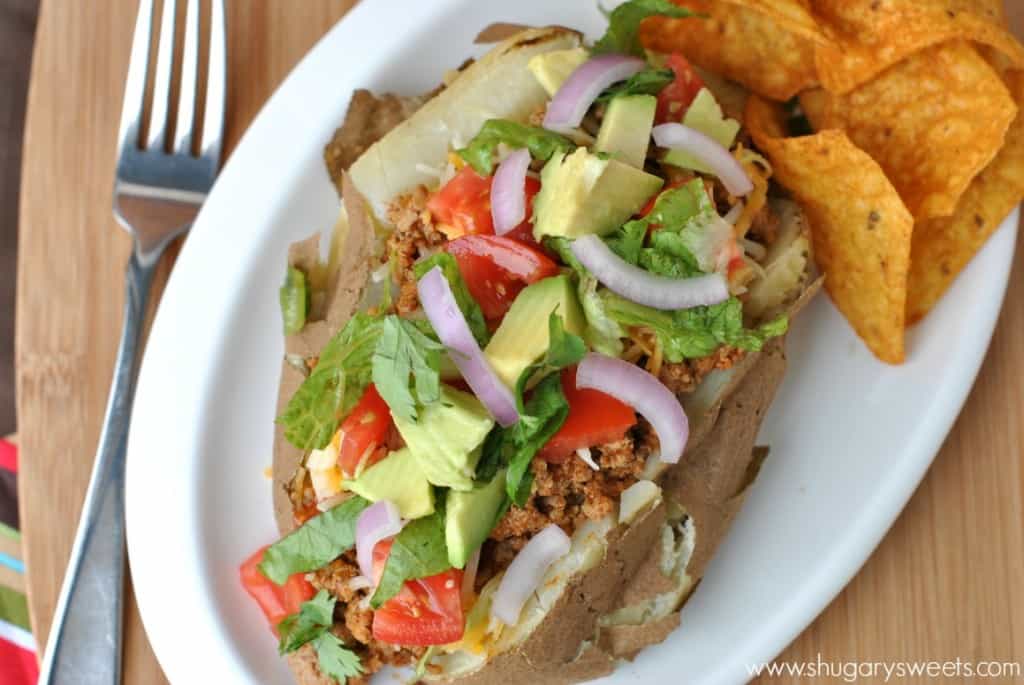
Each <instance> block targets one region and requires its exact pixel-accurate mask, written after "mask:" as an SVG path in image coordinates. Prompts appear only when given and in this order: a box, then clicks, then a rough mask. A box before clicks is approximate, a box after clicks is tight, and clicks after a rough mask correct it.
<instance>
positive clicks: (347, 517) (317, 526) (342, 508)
mask: <svg viewBox="0 0 1024 685" xmlns="http://www.w3.org/2000/svg"><path fill="white" fill-rule="evenodd" d="M368 506H370V503H369V502H368V501H366V500H365V499H363V498H362V497H350V498H349V499H347V500H345V501H344V502H342V503H341V504H339V505H338V506H336V507H333V508H331V509H328V510H327V511H325V512H324V513H322V514H317V515H316V516H314V517H313V518H311V519H309V520H308V521H306V522H305V523H304V524H302V525H301V526H299V527H298V528H296V529H295V530H293V531H292V532H291V533H289V534H288V535H286V536H284V537H283V538H281V539H280V540H278V541H277V542H275V543H274V544H272V545H271V546H270V547H268V548H267V551H266V552H264V553H263V561H261V562H260V565H259V570H260V573H262V574H263V575H264V576H266V577H267V578H269V579H270V580H272V581H274V582H275V583H277V584H278V585H284V583H285V581H287V580H288V578H289V576H292V575H294V574H296V573H308V572H309V571H315V570H317V569H318V568H321V567H323V566H324V565H326V564H328V563H330V562H331V561H333V560H335V559H337V558H338V557H339V556H341V555H342V554H343V553H345V552H347V551H348V550H350V549H352V546H353V545H355V544H356V520H357V519H358V518H359V514H361V513H363V509H366V507H368Z"/></svg>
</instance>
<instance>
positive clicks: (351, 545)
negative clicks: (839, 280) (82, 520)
mask: <svg viewBox="0 0 1024 685" xmlns="http://www.w3.org/2000/svg"><path fill="white" fill-rule="evenodd" d="M657 12H661V13H665V14H669V15H670V16H675V17H679V16H685V14H684V12H685V11H684V10H681V9H680V8H677V7H675V6H674V5H671V4H670V3H667V2H652V1H646V2H639V1H638V0H634V1H633V2H627V3H626V4H624V5H622V6H620V7H619V8H618V9H616V10H615V11H614V12H613V13H612V15H611V19H610V21H611V24H610V27H609V29H608V33H607V34H606V35H605V36H604V37H603V38H602V39H601V40H600V41H598V42H597V43H596V44H595V45H593V46H592V47H590V48H584V47H582V46H580V45H579V38H578V36H577V35H576V34H575V33H572V32H569V31H567V30H563V29H557V30H554V29H552V30H550V31H549V32H551V33H556V34H557V35H559V36H560V41H561V42H556V43H555V44H553V46H551V47H549V48H547V49H544V50H540V49H538V48H536V43H537V42H536V41H533V42H532V43H529V42H527V41H524V42H523V44H530V45H533V46H534V47H533V48H532V49H534V50H535V54H532V55H531V56H529V59H528V60H525V59H523V60H520V62H519V63H518V68H519V69H520V71H521V72H523V73H526V74H527V75H528V76H529V82H528V84H529V85H528V87H527V86H524V89H525V91H527V92H528V93H529V97H525V96H524V101H529V103H528V104H529V105H530V106H529V107H519V111H509V112H507V113H506V115H504V116H501V117H488V118H486V119H483V120H482V121H477V122H475V123H471V124H468V123H466V120H465V119H466V117H464V116H461V115H456V116H459V117H461V118H460V119H459V122H460V123H459V124H458V125H453V126H452V127H451V128H450V129H449V132H450V133H451V135H450V136H449V137H448V138H447V140H446V141H444V149H443V150H434V151H433V152H430V153H429V154H428V152H427V148H428V147H429V146H430V145H431V144H432V143H428V142H424V141H422V140H421V141H419V142H416V143H415V145H419V146H420V148H421V149H420V150H419V151H418V152H417V153H416V154H419V155H421V156H422V159H423V160H424V161H420V162H417V163H416V165H415V167H416V169H412V170H410V169H403V170H402V171H401V172H400V173H399V174H396V176H400V175H402V174H405V177H407V178H409V179H414V180H417V182H415V183H412V184H409V185H408V186H407V187H404V188H401V189H400V190H399V192H397V193H394V194H392V195H391V196H390V197H387V196H386V193H387V192H390V190H387V189H384V188H385V185H386V183H385V182H384V181H380V185H375V186H373V187H370V186H371V185H373V183H367V182H366V180H365V179H366V178H368V172H367V171H366V170H367V168H370V167H373V168H377V169H378V171H379V173H381V174H382V173H383V169H384V167H385V166H388V167H389V168H390V165H393V164H400V162H401V160H400V159H399V158H400V157H401V155H403V154H413V153H409V152H408V150H399V151H397V152H396V151H395V148H388V147H387V144H386V143H387V140H388V139H385V140H384V141H382V143H380V144H378V145H376V146H372V147H370V148H369V149H368V150H367V151H366V152H365V154H364V155H363V156H362V157H361V158H360V161H358V162H356V164H355V165H354V166H353V168H352V181H354V183H353V184H352V186H351V187H348V186H347V187H346V191H345V202H346V207H347V209H348V222H349V227H348V231H349V233H350V235H351V234H354V233H356V232H358V231H360V230H362V229H365V233H366V235H367V236H368V239H369V242H368V244H371V247H370V248H369V249H367V261H366V263H365V264H359V265H357V266H358V268H360V269H365V273H367V274H369V277H368V278H367V279H366V280H367V283H366V285H365V288H364V287H363V286H360V292H362V293H363V294H362V300H361V302H360V305H359V310H360V311H359V312H358V313H356V314H355V315H353V316H351V317H349V318H347V321H343V320H338V321H332V319H331V318H330V316H329V315H326V316H324V320H325V321H326V322H327V323H328V324H330V323H332V322H333V323H335V324H336V326H337V327H336V328H335V329H334V331H332V335H330V337H329V339H328V340H327V341H326V344H323V345H322V346H321V347H320V348H319V349H307V350H306V351H305V352H303V353H295V352H294V351H293V352H292V354H291V356H290V359H291V362H290V363H291V366H290V367H288V369H290V371H289V372H292V373H294V372H295V369H296V368H297V369H298V370H299V371H298V372H299V373H301V377H300V379H299V380H300V382H298V383H297V388H296V389H294V392H292V393H291V394H289V395H288V396H287V397H285V398H284V399H285V400H286V402H285V404H284V406H283V411H281V412H280V416H279V418H278V424H279V430H280V431H281V434H282V435H283V438H284V439H285V440H286V441H287V448H288V449H290V450H293V451H294V452H295V453H296V454H298V455H300V457H301V463H300V464H298V465H297V468H293V470H292V472H291V473H289V474H288V476H287V478H286V479H285V482H284V484H285V487H286V490H287V496H288V502H289V503H290V508H291V512H290V513H291V517H290V518H291V520H290V521H285V525H287V526H289V527H290V528H292V530H291V531H290V532H288V533H287V534H286V535H285V536H284V537H283V538H282V539H281V540H279V541H278V542H276V543H274V544H272V545H270V546H269V547H268V548H266V549H265V550H261V551H260V552H258V553H257V555H256V556H254V557H253V558H252V559H250V560H249V561H247V562H246V563H245V565H243V567H242V580H243V583H244V585H245V587H246V588H247V589H248V591H249V592H250V594H252V596H253V597H254V598H255V599H256V600H257V601H258V602H259V603H260V605H261V607H262V608H263V609H264V612H265V613H266V615H267V618H268V620H269V621H270V623H271V627H272V628H273V629H274V630H275V631H276V633H277V635H278V637H279V640H280V645H279V646H280V651H281V653H282V654H287V655H289V660H290V663H291V664H292V666H293V669H294V670H295V671H296V673H297V674H300V675H299V677H300V680H302V682H310V683H313V682H330V681H331V680H332V679H333V680H334V681H337V682H340V683H344V682H346V680H349V681H360V680H361V679H362V678H364V677H366V676H368V675H369V674H372V673H374V672H375V671H377V670H379V669H380V668H381V667H382V666H383V665H385V664H393V665H400V666H401V665H409V666H414V665H418V668H419V672H420V673H422V674H426V675H430V674H432V673H433V674H435V675H436V674H441V673H442V672H445V673H447V675H451V672H450V670H449V671H445V669H449V667H450V664H451V663H452V659H454V658H456V657H458V655H463V656H465V658H467V659H470V660H472V659H474V658H478V657H480V655H484V657H481V658H485V657H486V655H487V654H488V653H496V650H497V651H500V650H501V649H505V648H507V646H508V644H511V643H510V642H509V641H510V640H513V637H512V636H513V635H514V634H515V628H514V627H515V626H516V625H517V624H518V623H521V622H524V621H525V622H527V623H528V622H529V621H531V620H534V619H533V618H530V617H531V616H534V615H536V613H537V611H538V609H537V607H536V606H535V604H536V601H538V600H536V599H535V597H536V596H539V594H538V593H540V592H541V590H542V588H544V587H547V586H548V585H549V584H550V583H553V582H555V581H554V580H552V578H558V577H561V576H559V575H558V574H563V576H565V577H568V575H566V574H569V575H571V573H570V572H572V573H582V572H583V571H585V570H586V569H587V568H589V567H590V566H592V565H593V561H592V560H591V559H590V556H588V554H589V553H584V552H581V551H580V549H585V547H584V548H578V546H579V545H585V544H588V543H586V542H585V541H586V540H588V539H590V538H593V537H594V536H598V537H600V536H607V535H609V534H610V531H611V530H613V529H614V528H615V526H619V525H629V524H630V523H631V522H632V521H633V519H634V518H637V517H641V514H642V513H643V512H646V511H649V510H651V508H653V507H656V506H658V503H659V502H660V501H661V489H660V487H659V486H658V485H657V484H656V482H657V481H659V479H660V478H661V476H662V474H663V473H664V472H665V470H666V468H667V467H668V466H669V465H670V464H675V463H677V462H679V461H680V460H681V459H683V460H685V459H686V458H687V457H686V454H687V440H688V436H689V435H690V434H691V432H692V431H694V430H696V429H693V428H692V427H691V420H690V419H688V416H687V413H688V410H684V407H688V406H691V405H688V402H690V400H688V399H687V398H691V397H692V398H695V399H694V400H693V402H698V400H700V398H699V392H698V388H700V387H701V385H702V382H703V381H704V380H705V379H706V378H707V377H708V376H709V375H710V374H715V373H724V372H726V371H727V370H729V369H730V368H731V367H733V366H734V365H737V364H740V363H741V362H742V361H743V360H744V359H745V358H746V357H747V356H748V355H756V354H757V353H758V352H759V351H760V350H761V349H762V347H764V346H765V345H766V343H767V342H768V341H769V340H771V339H772V338H776V337H778V336H781V335H782V334H784V333H785V331H786V329H787V325H788V317H787V315H786V313H785V311H786V307H787V306H788V305H789V304H791V303H792V302H793V301H794V300H795V299H796V298H797V297H798V296H799V295H800V293H801V292H802V291H803V290H804V288H805V287H806V286H807V264H808V254H807V249H808V248H807V245H808V243H807V238H806V235H805V231H804V229H803V227H802V224H800V221H799V212H798V211H794V210H793V209H792V208H791V205H790V203H788V202H787V201H785V200H782V199H779V198H774V199H772V200H771V201H768V199H767V198H768V196H767V190H768V185H769V179H770V176H771V168H770V166H769V165H768V163H767V162H766V161H765V160H764V158H762V157H761V156H760V155H758V154H757V153H756V152H755V151H754V150H752V149H751V147H750V143H749V140H748V139H747V137H746V136H745V135H744V134H743V133H742V132H740V125H739V123H738V122H737V121H735V120H732V119H729V118H728V117H726V116H725V115H724V114H723V113H722V109H721V107H720V106H719V103H718V99H717V98H716V96H715V94H714V93H713V92H712V91H711V90H709V89H708V88H707V87H706V86H705V85H704V83H703V81H702V80H701V79H700V77H699V76H697V75H696V73H695V72H694V71H693V70H692V69H691V68H690V67H689V65H688V64H687V62H686V60H685V59H684V58H683V57H682V56H681V55H678V54H674V55H668V56H662V55H655V54H653V53H652V54H650V55H649V56H647V57H644V56H643V55H644V53H643V51H642V50H641V49H640V48H639V44H638V43H637V38H636V35H637V31H638V27H639V23H640V20H641V19H642V18H644V17H645V16H648V15H649V14H651V13H657ZM510 41H512V42H511V43H510V42H509V41H506V43H503V44H502V46H499V48H498V49H497V51H498V52H502V51H504V53H503V54H505V55H506V57H505V59H506V60H508V59H511V58H508V57H507V55H508V54H511V53H512V52H513V50H512V48H510V47H509V45H513V46H514V45H515V42H514V41H515V39H514V38H513V39H510ZM487 59H488V58H485V60H484V61H483V63H477V64H475V65H473V66H471V67H469V68H468V69H466V70H465V71H463V72H462V73H461V74H460V75H458V76H456V77H455V80H454V81H452V82H451V83H449V86H448V88H447V89H446V90H444V91H442V92H441V94H440V95H437V96H435V98H434V99H433V100H432V101H428V103H427V104H426V105H424V108H425V109H426V108H429V107H432V106H434V103H438V102H441V101H443V98H448V102H449V104H450V106H451V107H456V108H457V107H458V106H459V104H460V101H459V100H458V98H462V99H463V100H464V101H468V100H472V99H473V98H475V97H477V96H478V94H477V93H476V91H472V90H471V88H470V86H469V85H467V80H468V79H473V78H474V72H473V70H474V69H477V68H481V67H483V66H486V65H487ZM502 64H504V63H502ZM491 68H492V69H498V68H499V67H497V66H494V63H492V64H491ZM501 68H504V67H501ZM517 73H518V72H517ZM460 82H461V83H460ZM524 83H526V82H525V81H524ZM492 88H493V86H492ZM505 95H506V94H504V93H503V94H502V96H503V97H504V96H505ZM508 97H510V98H511V97H513V96H508ZM509 109H510V110H514V109H515V107H512V106H509ZM423 111H424V110H421V113H420V114H422V113H423ZM420 114H417V115H414V116H413V119H411V120H410V121H409V122H408V126H409V127H414V126H415V124H416V117H418V116H420ZM476 115H477V114H476V111H475V110H474V113H473V115H472V116H476ZM424 116H427V115H424ZM430 116H433V114H430ZM656 122H657V125H655V124H656ZM460 127H461V129H460ZM435 128H436V127H435ZM400 130H401V129H398V130H396V132H395V133H394V134H392V135H397V133H398V132H399V131H400ZM411 130H413V128H409V129H407V131H406V132H408V131H411ZM462 131H465V133H463V132H462ZM464 136H465V137H464ZM415 145H413V146H415ZM389 150H390V152H389ZM364 160H369V161H367V162H364ZM360 165H363V166H360ZM374 165H376V167H374ZM346 178H347V177H346ZM394 182H395V181H394V179H392V178H389V179H388V180H387V183H394ZM374 183H376V181H374ZM387 187H388V188H391V189H393V188H392V187H391V186H387ZM364 192H365V197H363V195H364ZM355 194H358V195H359V197H358V198H355V197H354V196H355ZM356 199H358V200H359V202H358V203H356V202H355V200H356ZM364 205H365V207H363V206H364ZM357 206H359V207H363V209H362V210H361V211H360V210H356V211H353V207H357ZM360 214H362V215H360ZM332 259H333V258H332ZM353 268H356V267H353ZM327 270H328V271H329V270H330V265H328V266H327ZM332 278H333V277H332V276H331V275H330V273H327V274H325V273H323V272H322V271H318V270H317V268H308V269H305V270H303V269H301V268H299V267H298V266H295V265H293V266H292V267H290V268H289V271H288V276H287V280H286V282H285V287H284V288H283V289H282V292H281V302H282V307H283V311H284V316H285V322H286V332H287V333H288V334H289V335H296V334H298V335H302V333H301V332H302V331H303V327H304V326H308V325H319V323H320V322H318V321H315V319H316V312H317V311H320V312H321V313H322V312H323V311H324V309H325V307H323V306H321V305H319V304H318V302H321V301H322V300H323V299H324V298H325V297H329V295H325V294H324V292H323V291H324V290H325V289H326V288H330V287H331V286H330V285H329V284H330V283H331V279H332ZM310 321H313V323H312V324H310ZM290 350H293V348H292V347H290ZM296 356H297V357H298V360H296ZM693 406H696V404H694V405H693ZM691 410H692V411H701V410H699V409H691ZM702 435H703V433H702ZM751 439H752V436H751ZM744 449H745V450H746V451H747V454H748V455H749V447H746V448H744ZM293 466H294V465H293ZM683 516H684V515H683V514H678V516H677V517H676V519H674V520H675V522H676V523H675V524H671V525H677V524H678V525H680V526H681V525H682V524H680V523H679V521H680V520H681V519H680V517H683ZM638 520H639V519H638ZM666 525H669V524H666ZM677 527H678V526H677ZM652 530H653V529H652ZM666 530H669V529H668V528H666ZM673 530H674V529H673ZM679 530H682V528H679ZM666 534H667V536H668V537H667V538H666V539H667V542H666V543H665V544H668V545H669V546H670V547H671V544H672V540H673V537H672V536H673V533H672V532H671V531H670V530H669V532H668V533H666ZM588 536H590V538H588ZM595 539H596V538H595ZM581 541H583V542H581ZM655 546H658V545H655ZM645 554H646V551H645ZM574 555H575V556H574ZM577 557H578V558H577ZM638 558H639V557H638ZM552 574H554V575H552ZM558 582H564V579H563V580H562V581H558ZM556 584H557V583H556ZM531 598H534V599H531ZM681 601H682V600H681V598H680V599H679V602H681ZM677 604H678V602H677ZM531 607H532V608H531ZM531 612H532V613H531ZM538 620H539V619H538ZM517 639H518V638H517ZM503 641H504V642H503ZM474 655H475V656H474ZM458 658H462V657H458ZM301 674H306V675H305V676H303V675H301ZM307 676H308V677H307ZM316 678H321V679H325V680H316Z"/></svg>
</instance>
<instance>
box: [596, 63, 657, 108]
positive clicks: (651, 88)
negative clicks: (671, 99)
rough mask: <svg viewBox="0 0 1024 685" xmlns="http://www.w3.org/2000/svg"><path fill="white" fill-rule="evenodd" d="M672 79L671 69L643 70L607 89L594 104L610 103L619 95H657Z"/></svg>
mask: <svg viewBox="0 0 1024 685" xmlns="http://www.w3.org/2000/svg"><path fill="white" fill-rule="evenodd" d="M674 78H675V72H673V71H672V70H671V69H644V70H643V71H638V72H637V73H635V74H633V75H632V76H630V77H629V78H628V79H626V80H625V81H620V82H619V83H616V84H613V85H612V86H610V87H609V88H607V89H606V90H605V91H604V92H603V93H601V94H600V95H598V96H597V100H596V101H595V102H610V101H611V100H612V99H613V98H617V97H619V96H620V95H657V94H658V93H660V92H661V89H662V88H664V87H665V86H667V85H668V84H670V83H672V80H673V79H674Z"/></svg>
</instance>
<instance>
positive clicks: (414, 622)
mask: <svg viewBox="0 0 1024 685" xmlns="http://www.w3.org/2000/svg"><path fill="white" fill-rule="evenodd" d="M392 542H393V540H382V541H381V542H378V543H377V546H376V547H374V548H373V575H374V580H375V582H379V580H380V576H381V574H382V573H383V572H384V562H385V561H386V560H387V557H388V554H390V553H391V545H392ZM464 629H465V617H464V615H463V611H462V571H460V570H458V569H454V568H452V569H448V570H447V571H444V572H443V573H438V574H437V575H434V576H429V577H427V578H420V579H419V580H410V581H408V582H406V583H405V585H404V586H403V587H402V590H401V592H399V593H398V594H397V595H395V596H394V597H392V598H391V599H389V600H388V601H387V602H385V603H384V604H383V605H382V606H381V607H380V608H379V609H377V610H376V611H375V612H373V637H374V638H375V639H377V640H380V641H381V642H387V643H390V644H393V645H413V646H423V647H426V646H430V645H445V644H448V643H450V642H456V641H457V640H459V639H461V638H462V632H463V630H464Z"/></svg>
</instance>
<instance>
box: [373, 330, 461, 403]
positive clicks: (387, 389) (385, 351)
mask: <svg viewBox="0 0 1024 685" xmlns="http://www.w3.org/2000/svg"><path fill="white" fill-rule="evenodd" d="M442 349H444V346H443V345H441V343H439V342H437V341H436V340H434V339H433V338H431V337H430V336H428V335H426V334H425V333H424V332H423V331H421V330H420V329H419V328H418V327H417V325H416V323H415V322H413V321H409V320H407V319H401V318H399V317H397V316H393V315H392V316H387V317H385V318H384V320H383V321H382V322H381V334H380V339H379V341H378V342H377V347H376V349H375V350H374V352H373V360H372V366H373V384H374V386H376V388H377V392H379V393H380V396H381V398H382V399H383V400H384V402H386V403H387V405H388V408H389V409H391V413H392V414H393V415H394V416H395V417H398V418H403V419H412V420H416V416H417V414H416V406H417V404H420V405H425V404H431V403H433V402H437V401H438V400H439V399H440V398H441V373H440V368H441V350H442ZM410 378H411V383H410ZM413 389H415V395H414V394H413Z"/></svg>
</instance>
